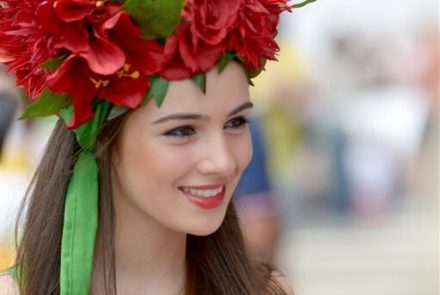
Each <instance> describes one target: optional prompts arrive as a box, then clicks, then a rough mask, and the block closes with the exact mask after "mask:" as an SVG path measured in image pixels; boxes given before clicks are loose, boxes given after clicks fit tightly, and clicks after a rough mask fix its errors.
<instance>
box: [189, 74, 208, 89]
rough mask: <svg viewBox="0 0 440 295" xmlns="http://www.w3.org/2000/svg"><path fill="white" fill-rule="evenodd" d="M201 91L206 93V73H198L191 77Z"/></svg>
mask: <svg viewBox="0 0 440 295" xmlns="http://www.w3.org/2000/svg"><path fill="white" fill-rule="evenodd" d="M191 80H193V81H194V83H196V85H197V86H198V87H199V88H200V90H201V91H202V92H203V93H206V73H200V74H197V75H194V76H192V77H191Z"/></svg>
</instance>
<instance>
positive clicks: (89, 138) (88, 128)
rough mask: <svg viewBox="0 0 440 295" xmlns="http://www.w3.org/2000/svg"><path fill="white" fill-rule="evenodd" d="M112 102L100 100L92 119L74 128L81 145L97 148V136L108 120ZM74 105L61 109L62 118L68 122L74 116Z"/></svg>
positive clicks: (87, 147) (89, 148)
mask: <svg viewBox="0 0 440 295" xmlns="http://www.w3.org/2000/svg"><path fill="white" fill-rule="evenodd" d="M111 106H112V105H111V103H109V102H107V101H99V103H98V104H97V105H96V108H95V111H94V115H93V117H92V119H90V120H89V121H87V122H86V123H84V124H83V125H81V126H80V127H78V128H76V129H74V130H73V132H75V134H76V140H77V141H78V143H79V145H80V146H81V147H82V148H83V149H84V150H87V151H94V150H95V148H96V138H97V136H98V133H99V129H100V128H101V127H102V124H104V122H105V121H106V120H107V118H108V115H109V113H110V109H111ZM73 112H74V109H73V105H69V106H68V107H67V108H64V109H62V110H60V115H61V118H63V120H64V122H66V124H68V123H69V122H70V120H71V118H72V116H73Z"/></svg>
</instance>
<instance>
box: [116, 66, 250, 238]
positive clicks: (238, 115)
mask: <svg viewBox="0 0 440 295" xmlns="http://www.w3.org/2000/svg"><path fill="white" fill-rule="evenodd" d="M251 106H252V104H251V103H250V101H249V93H248V83H247V77H246V74H245V72H244V70H243V68H242V67H241V66H240V65H238V64H237V63H235V62H233V63H230V64H229V65H228V66H227V67H226V69H225V70H224V71H223V72H222V73H221V74H219V73H218V70H217V69H216V68H214V69H213V70H211V71H210V72H208V73H207V89H206V94H203V93H202V92H201V91H200V89H199V88H198V87H197V86H196V85H195V84H194V82H192V81H191V80H188V79H187V80H182V81H172V82H170V86H169V89H168V92H167V95H166V98H165V101H164V103H163V104H162V106H161V107H160V108H158V107H157V106H156V103H155V102H154V101H149V102H148V103H147V104H146V105H145V106H143V107H141V108H139V109H137V110H135V111H134V112H133V113H132V114H130V115H129V116H128V118H127V121H126V122H125V125H124V126H123V129H122V130H121V136H120V140H119V142H118V145H117V147H116V149H115V152H114V154H113V163H112V164H113V165H112V166H113V170H112V173H113V191H114V202H115V210H116V214H117V219H118V220H124V222H130V220H131V221H135V222H138V221H140V222H144V221H147V222H150V223H152V224H153V225H155V226H157V225H159V226H163V227H166V228H168V229H170V230H172V231H176V232H182V233H189V234H193V235H208V234H210V233H212V232H214V231H215V230H216V229H217V228H218V227H219V226H220V225H221V223H222V221H223V219H224V216H225V213H226V209H227V206H228V204H229V202H230V200H231V196H232V193H233V192H234V189H235V187H236V185H237V182H238V180H239V177H240V175H241V173H242V171H243V169H244V168H245V167H246V166H247V164H248V163H249V161H250V158H251V155H252V146H251V138H250V134H249V130H248V126H247V124H246V122H247V119H248V117H249V114H250V110H251Z"/></svg>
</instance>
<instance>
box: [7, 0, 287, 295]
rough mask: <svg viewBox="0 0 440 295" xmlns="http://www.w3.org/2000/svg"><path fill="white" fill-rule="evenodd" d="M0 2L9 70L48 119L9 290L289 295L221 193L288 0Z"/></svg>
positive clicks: (243, 140) (227, 193)
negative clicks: (252, 82)
mask: <svg viewBox="0 0 440 295" xmlns="http://www.w3.org/2000/svg"><path fill="white" fill-rule="evenodd" d="M121 2H124V1H96V0H88V1H84V0H46V1H38V0H35V1H21V0H20V1H19V0H5V1H2V2H0V4H2V5H1V8H0V40H1V43H0V44H1V47H2V50H1V51H2V52H4V55H6V60H8V62H7V65H8V66H9V68H10V71H11V72H14V73H15V74H16V76H17V82H18V84H19V85H22V86H24V87H25V89H26V90H27V92H28V94H29V95H30V96H31V97H34V98H35V102H34V103H33V104H31V105H30V106H29V107H28V109H27V111H26V112H25V115H24V116H28V117H32V116H40V115H50V114H57V115H58V116H59V117H60V119H59V122H58V123H57V125H56V127H55V130H54V131H53V134H52V136H51V138H50V140H49V142H48V145H47V149H46V151H45V153H44V156H43V159H42V161H41V164H40V165H39V167H38V169H37V172H36V174H35V176H34V178H33V181H32V183H31V186H30V189H29V192H28V194H27V198H26V200H25V203H24V204H25V205H26V213H25V214H26V216H25V219H24V226H23V233H22V238H21V240H20V241H19V248H18V256H17V261H16V267H14V268H13V269H10V270H9V271H8V272H7V273H6V274H4V275H2V276H1V277H0V286H1V290H0V295H4V294H22V295H27V294H29V295H30V294H62V295H82V294H89V293H92V294H225V295H226V294H228V295H229V294H289V293H290V292H291V291H290V289H289V287H288V286H287V284H286V283H285V280H284V279H283V278H282V276H280V275H277V273H276V272H274V271H273V270H272V269H271V268H270V267H268V266H265V265H259V264H258V263H256V262H255V261H253V259H252V257H249V256H248V255H247V253H246V251H245V249H244V245H243V239H242V236H241V232H240V229H239V225H238V221H237V217H236V215H235V210H234V207H233V205H232V203H231V198H232V195H233V192H234V190H235V186H236V184H237V182H238V180H239V177H240V174H241V172H242V171H243V169H244V168H245V167H246V165H247V164H248V163H249V161H250V158H251V155H252V148H251V141H250V135H249V130H248V127H247V119H248V117H249V113H250V111H251V108H252V103H251V102H250V98H249V93H248V82H249V79H250V78H251V77H253V76H255V74H256V73H258V72H259V71H260V70H261V69H262V67H263V65H264V60H265V59H274V55H275V52H276V51H277V45H276V43H275V41H274V40H273V38H274V37H275V34H276V25H277V23H278V17H279V14H280V13H281V12H282V11H283V10H290V7H289V6H288V5H287V4H286V1H284V0H243V1H235V0H234V1H232V0H231V1H212V0H188V1H183V0H180V1H179V0H178V1H176V0H172V1H171V0H169V1H167V0H162V1H147V0H143V1H137V0H127V1H125V2H124V4H121Z"/></svg>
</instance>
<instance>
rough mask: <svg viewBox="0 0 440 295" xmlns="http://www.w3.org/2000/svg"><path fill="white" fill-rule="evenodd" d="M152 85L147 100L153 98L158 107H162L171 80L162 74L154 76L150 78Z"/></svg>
mask: <svg viewBox="0 0 440 295" xmlns="http://www.w3.org/2000/svg"><path fill="white" fill-rule="evenodd" d="M150 80H151V86H150V89H149V90H148V93H147V96H146V101H147V100H148V99H150V98H153V99H154V100H155V101H156V104H157V106H158V107H160V106H161V105H162V103H163V101H164V99H165V96H166V94H167V91H168V86H169V84H170V83H169V82H168V80H165V79H164V78H162V77H160V76H152V77H151V78H150Z"/></svg>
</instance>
